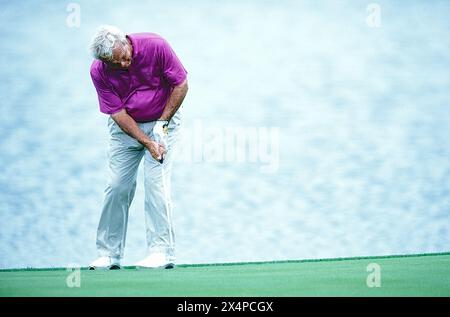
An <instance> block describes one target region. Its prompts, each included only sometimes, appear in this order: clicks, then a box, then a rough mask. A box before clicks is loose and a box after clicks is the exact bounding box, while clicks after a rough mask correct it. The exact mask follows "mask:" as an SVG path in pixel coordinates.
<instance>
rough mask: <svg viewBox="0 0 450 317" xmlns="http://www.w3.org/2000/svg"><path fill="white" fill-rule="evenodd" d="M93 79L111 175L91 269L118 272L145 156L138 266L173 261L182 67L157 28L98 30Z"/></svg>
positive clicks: (167, 265)
mask: <svg viewBox="0 0 450 317" xmlns="http://www.w3.org/2000/svg"><path fill="white" fill-rule="evenodd" d="M91 52H92V54H93V56H94V58H95V60H94V62H93V63H92V65H91V71H90V73H91V78H92V81H93V83H94V86H95V89H96V91H97V94H98V100H99V105H100V111H101V112H103V113H105V114H108V115H109V118H108V128H109V133H110V138H109V147H108V161H109V179H108V183H107V186H106V189H105V191H104V198H103V208H102V214H101V217H100V223H99V226H98V230H97V249H98V252H99V256H100V257H99V258H98V259H96V260H95V261H93V262H92V263H91V265H90V268H91V269H117V268H120V261H121V259H122V258H123V254H124V247H125V238H126V230H127V222H128V210H129V207H130V205H131V202H132V200H133V197H134V193H135V190H136V176H137V170H138V167H139V163H140V162H141V159H142V157H145V161H144V175H145V176H144V177H145V182H144V186H145V221H146V234H147V244H148V252H149V255H148V257H146V258H145V259H144V260H142V261H139V262H138V263H137V264H136V265H137V266H138V267H146V268H172V267H173V266H174V263H175V253H174V233H173V228H172V202H171V199H170V175H171V167H172V162H173V152H174V150H175V148H176V145H177V143H178V139H179V129H180V124H181V117H182V108H183V107H182V106H181V104H182V102H183V99H184V97H185V96H186V93H187V90H188V85H187V72H186V70H185V69H184V67H183V65H182V64H181V62H180V60H179V59H178V57H177V56H176V54H175V52H174V51H173V50H172V48H171V46H170V45H169V43H168V42H167V41H166V40H165V39H163V38H162V37H161V36H159V35H157V34H154V33H136V34H125V33H123V32H122V31H121V30H119V29H117V28H116V27H113V26H107V25H105V26H102V27H100V28H99V29H98V31H97V33H96V35H95V36H94V38H93V40H92V43H91Z"/></svg>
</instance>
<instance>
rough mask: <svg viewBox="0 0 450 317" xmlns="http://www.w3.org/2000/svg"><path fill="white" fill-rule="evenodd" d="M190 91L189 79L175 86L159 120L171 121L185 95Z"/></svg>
mask: <svg viewBox="0 0 450 317" xmlns="http://www.w3.org/2000/svg"><path fill="white" fill-rule="evenodd" d="M187 91H188V83H187V79H185V80H184V81H183V82H182V83H181V84H180V85H178V86H175V88H173V90H172V93H171V95H170V97H169V100H168V101H167V103H166V106H165V107H164V110H163V113H162V115H161V117H160V118H159V119H158V120H164V121H170V119H172V117H173V115H174V114H175V112H177V110H178V108H180V106H181V104H182V103H183V100H184V97H185V96H186V94H187Z"/></svg>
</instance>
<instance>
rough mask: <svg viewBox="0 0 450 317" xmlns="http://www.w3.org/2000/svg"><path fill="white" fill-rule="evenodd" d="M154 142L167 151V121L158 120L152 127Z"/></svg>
mask: <svg viewBox="0 0 450 317" xmlns="http://www.w3.org/2000/svg"><path fill="white" fill-rule="evenodd" d="M153 136H154V138H155V141H156V142H158V143H160V144H162V145H163V146H164V148H166V149H167V145H168V143H169V121H166V120H158V121H156V123H155V126H154V127H153Z"/></svg>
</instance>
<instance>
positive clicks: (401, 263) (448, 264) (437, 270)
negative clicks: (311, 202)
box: [0, 252, 450, 296]
mask: <svg viewBox="0 0 450 317" xmlns="http://www.w3.org/2000/svg"><path fill="white" fill-rule="evenodd" d="M371 263H375V265H374V266H373V267H372V266H369V271H367V269H368V265H369V264H371ZM377 265H379V268H380V271H379V273H380V274H379V277H380V279H379V280H377V271H373V270H374V267H375V270H376V268H377V267H378V266H377ZM71 273H72V274H76V273H73V272H68V271H66V270H65V269H15V270H1V271H0V296H450V252H448V253H439V254H422V255H408V256H388V257H365V258H346V259H325V260H305V261H281V262H260V263H235V264H209V265H179V266H177V267H176V268H175V269H172V270H137V269H135V268H134V267H126V268H124V269H122V270H116V271H89V270H85V269H82V270H81V271H79V277H80V279H79V281H80V287H68V286H67V279H69V280H70V281H72V283H75V284H76V281H77V276H76V275H71V276H70V277H69V275H70V274H71ZM368 279H369V281H372V284H373V283H375V286H376V283H377V281H380V287H368V285H367V280H368ZM69 284H70V283H69ZM369 284H370V283H369ZM372 286H373V285H372Z"/></svg>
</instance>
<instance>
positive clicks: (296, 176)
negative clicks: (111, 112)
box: [0, 0, 450, 267]
mask: <svg viewBox="0 0 450 317" xmlns="http://www.w3.org/2000/svg"><path fill="white" fill-rule="evenodd" d="M77 3H78V4H79V5H80V8H81V25H80V27H79V28H70V27H68V26H67V24H66V18H67V15H68V13H67V12H66V3H64V2H56V1H54V2H50V1H49V2H42V1H27V2H21V3H17V2H3V1H2V2H1V4H0V6H1V10H0V21H1V22H0V31H1V34H2V44H1V45H2V49H1V50H0V57H1V64H0V74H1V78H2V83H1V86H0V92H1V100H2V102H1V103H0V110H1V113H2V114H1V118H2V120H1V124H0V135H1V138H0V166H1V167H0V267H26V266H33V267H48V266H64V265H68V264H70V263H78V264H82V265H85V264H86V263H88V262H89V261H91V260H92V259H93V258H94V257H95V256H96V251H95V233H96V227H97V223H98V220H99V216H100V207H101V201H102V194H103V188H104V185H105V182H106V152H105V151H106V141H107V125H106V123H107V117H106V116H105V115H103V114H101V113H99V111H98V104H97V99H96V94H95V91H94V89H93V86H92V84H91V81H90V78H89V65H90V63H91V58H90V56H89V54H88V53H87V46H88V42H89V39H90V37H91V35H92V33H93V31H94V29H95V28H96V27H97V26H98V25H99V24H102V23H109V24H115V25H117V26H119V27H121V28H122V29H124V30H125V31H126V32H140V31H151V32H156V33H159V34H161V35H162V36H164V37H165V38H167V39H168V40H169V42H170V43H171V44H172V46H173V47H174V49H175V51H176V52H177V54H178V55H179V57H180V59H181V60H182V61H183V63H184V65H185V67H186V69H187V70H188V72H189V83H190V91H189V94H188V97H187V99H186V100H185V102H184V108H185V122H184V126H185V129H186V131H192V129H193V126H194V125H195V123H196V122H201V124H203V126H204V127H205V128H208V127H216V128H219V129H222V130H223V129H225V128H226V127H236V126H239V127H266V128H269V127H276V128H279V132H280V135H279V137H280V139H279V169H278V170H277V171H276V172H275V173H262V172H261V170H260V164H258V163H237V162H228V163H227V162H224V163H214V162H201V161H193V162H185V161H181V160H180V161H179V162H177V163H176V165H175V166H174V171H173V191H174V204H175V212H174V221H175V225H176V234H177V255H178V260H179V262H180V263H200V262H227V261H257V260H276V259H303V258H319V257H341V256H356V255H383V254H393V253H421V252H437V251H449V246H450V216H449V215H450V182H449V178H450V159H449V157H450V141H449V136H450V124H449V122H450V93H449V91H450V76H449V71H448V70H449V66H450V54H449V53H450V36H449V35H450V31H449V30H450V20H449V19H448V15H449V13H450V3H449V2H448V1H432V2H431V1H430V2H425V1H408V4H407V5H406V4H405V2H403V1H378V3H379V4H380V7H381V27H380V28H370V27H369V26H368V25H367V24H366V18H367V15H368V13H367V12H366V5H367V4H368V2H366V1H345V2H344V1H343V2H335V1H321V2H320V3H319V2H318V1H304V2H301V1H282V2H280V1H256V0H254V1H245V3H243V2H241V1H226V3H222V4H220V5H219V4H215V2H214V3H213V2H212V1H164V2H161V1H148V2H145V4H142V3H141V1H127V2H123V1H120V2H119V1H117V2H113V1H111V2H107V3H106V2H105V3H103V4H102V3H101V2H96V3H95V4H94V3H91V2H90V1H78V2H77ZM187 135H188V134H187ZM207 139H208V138H207V136H205V140H207ZM205 142H206V141H205ZM142 173H143V169H141V170H140V172H139V176H138V189H137V192H136V196H135V199H134V202H133V205H132V207H131V210H130V213H131V214H130V222H129V234H128V238H127V249H126V254H125V255H126V259H125V264H130V263H133V262H134V261H136V260H138V259H139V258H141V257H143V256H144V255H145V252H146V250H145V233H144V225H143V223H144V217H143V206H144V203H143V174H142Z"/></svg>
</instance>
